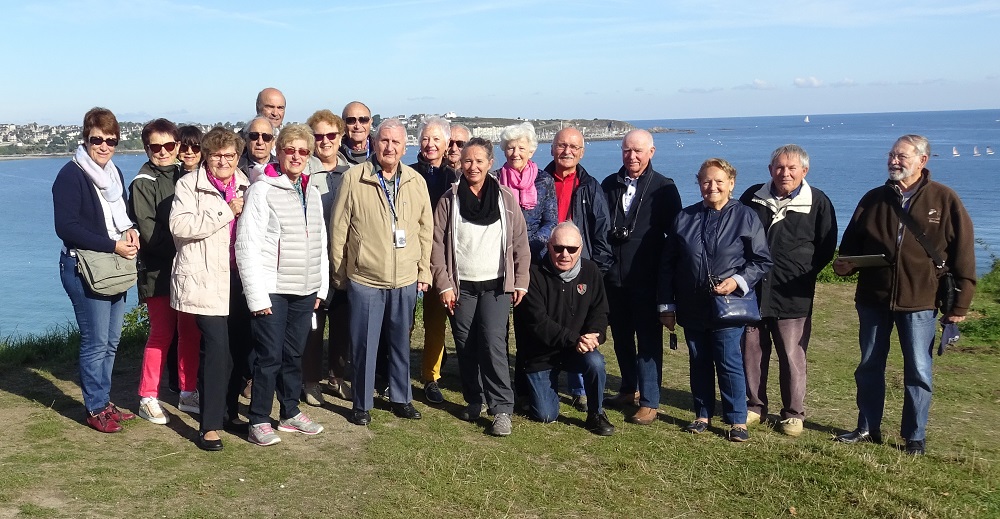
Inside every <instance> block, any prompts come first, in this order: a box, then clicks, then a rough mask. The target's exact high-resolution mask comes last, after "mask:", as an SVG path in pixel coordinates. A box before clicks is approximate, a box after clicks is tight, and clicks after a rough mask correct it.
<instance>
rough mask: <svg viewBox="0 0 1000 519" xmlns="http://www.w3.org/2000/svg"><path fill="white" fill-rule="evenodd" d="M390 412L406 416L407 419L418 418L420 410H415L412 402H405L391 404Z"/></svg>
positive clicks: (401, 416)
mask: <svg viewBox="0 0 1000 519" xmlns="http://www.w3.org/2000/svg"><path fill="white" fill-rule="evenodd" d="M392 414H394V415H396V416H398V417H400V418H406V419H407V420H419V419H420V411H417V408H416V407H413V404H411V403H409V402H407V403H405V404H392Z"/></svg>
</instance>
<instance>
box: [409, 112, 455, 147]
mask: <svg viewBox="0 0 1000 519" xmlns="http://www.w3.org/2000/svg"><path fill="white" fill-rule="evenodd" d="M432 127H436V128H438V129H439V130H441V132H442V133H444V140H446V141H447V140H450V139H451V121H449V120H448V119H445V118H444V117H441V116H439V115H429V116H427V117H424V118H421V119H420V125H419V126H417V138H418V139H423V138H424V130H426V129H427V128H432Z"/></svg>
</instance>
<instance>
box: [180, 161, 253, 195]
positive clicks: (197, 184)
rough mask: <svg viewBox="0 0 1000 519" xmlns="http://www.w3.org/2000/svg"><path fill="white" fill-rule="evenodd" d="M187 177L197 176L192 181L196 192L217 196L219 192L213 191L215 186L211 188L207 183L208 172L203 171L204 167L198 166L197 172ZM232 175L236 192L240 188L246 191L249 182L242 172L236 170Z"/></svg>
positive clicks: (210, 184)
mask: <svg viewBox="0 0 1000 519" xmlns="http://www.w3.org/2000/svg"><path fill="white" fill-rule="evenodd" d="M189 175H197V177H195V179H194V188H195V190H196V191H208V192H211V193H215V194H219V190H218V189H215V186H213V185H212V183H211V182H209V181H208V171H207V170H205V166H204V165H201V166H199V167H198V171H195V172H192V173H189ZM233 175H236V190H237V191H239V190H241V188H242V189H243V190H246V188H248V187H250V181H249V180H247V176H246V175H245V174H244V173H243V171H242V170H240V169H239V168H236V171H234V172H233Z"/></svg>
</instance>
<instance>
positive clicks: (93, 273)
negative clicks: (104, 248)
mask: <svg viewBox="0 0 1000 519" xmlns="http://www.w3.org/2000/svg"><path fill="white" fill-rule="evenodd" d="M76 268H77V270H78V271H79V272H80V277H82V278H83V282H84V283H85V284H86V285H87V288H89V289H90V291H91V292H93V293H95V294H98V295H102V296H116V295H118V294H121V293H122V292H125V291H126V290H128V289H130V288H132V287H133V286H134V285H135V283H136V261H135V259H125V258H123V257H121V256H119V255H118V254H115V253H114V252H99V251H95V250H84V249H76Z"/></svg>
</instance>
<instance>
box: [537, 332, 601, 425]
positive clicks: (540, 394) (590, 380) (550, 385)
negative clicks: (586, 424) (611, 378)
mask: <svg viewBox="0 0 1000 519" xmlns="http://www.w3.org/2000/svg"><path fill="white" fill-rule="evenodd" d="M563 367H565V368H566V369H567V370H569V371H567V373H572V372H573V371H577V372H580V373H581V376H582V377H583V387H584V390H585V391H586V395H587V400H588V402H589V404H588V413H590V414H595V413H600V412H602V411H603V410H604V409H603V407H602V406H603V404H602V400H603V399H602V396H603V395H604V383H605V381H606V379H607V372H606V371H605V366H604V355H602V354H601V352H599V351H597V350H594V351H590V352H587V353H578V352H573V353H568V352H567V353H565V354H564V355H563ZM525 377H526V378H527V381H528V391H529V407H530V413H531V417H532V418H534V419H535V420H539V421H541V422H545V423H548V422H554V421H556V418H558V417H559V393H558V389H559V370H557V369H547V370H543V371H537V372H535V373H527V374H525Z"/></svg>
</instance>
